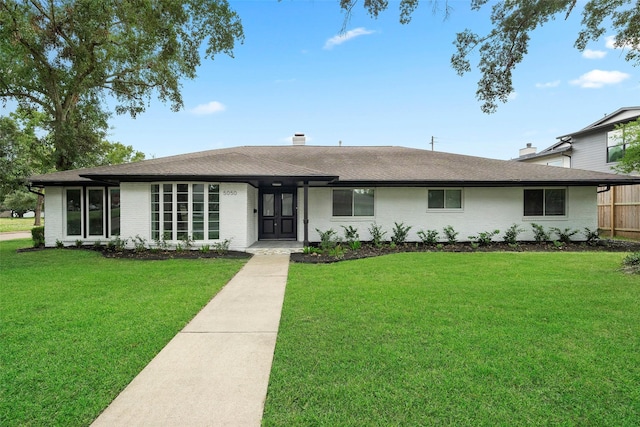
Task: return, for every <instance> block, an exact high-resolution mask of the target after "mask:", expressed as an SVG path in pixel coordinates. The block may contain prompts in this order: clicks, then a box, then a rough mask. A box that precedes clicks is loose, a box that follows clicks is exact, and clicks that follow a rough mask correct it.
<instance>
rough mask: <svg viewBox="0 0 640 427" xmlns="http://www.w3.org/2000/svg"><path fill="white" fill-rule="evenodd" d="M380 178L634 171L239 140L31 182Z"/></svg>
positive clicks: (550, 176) (559, 180)
mask: <svg viewBox="0 0 640 427" xmlns="http://www.w3.org/2000/svg"><path fill="white" fill-rule="evenodd" d="M280 178H282V179H291V180H294V181H300V180H309V181H313V182H321V181H325V182H332V183H334V184H338V185H340V184H344V185H349V184H355V183H370V184H386V185H466V186H472V185H475V186H479V185H482V186H504V185H518V186H519V185H551V184H557V185H597V184H604V185H607V184H632V183H640V178H638V177H631V176H626V175H615V174H608V173H601V172H593V171H586V170H579V169H567V168H558V167H553V166H543V165H536V164H529V163H521V162H513V161H508V160H495V159H487V158H482V157H472V156H465V155H459V154H450V153H442V152H434V151H427V150H420V149H414V148H405V147H391V146H387V147H337V146H331V147H328V146H309V145H305V146H244V147H235V148H225V149H219V150H211V151H204V152H198V153H190V154H183V155H179V156H171V157H164V158H159V159H150V160H145V161H142V162H137V163H128V164H124V165H113V166H102V167H98V168H89V169H80V170H76V171H67V172H58V173H53V174H47V175H39V176H34V177H32V178H31V182H32V183H33V184H36V185H38V184H43V185H47V184H49V185H52V184H53V185H56V184H65V183H82V182H88V181H90V180H98V181H107V182H108V181H116V182H117V181H151V180H156V181H157V180H187V179H190V180H222V181H233V180H238V181H246V182H249V181H250V180H252V179H253V180H261V179H262V180H265V179H266V180H268V179H272V180H273V179H280Z"/></svg>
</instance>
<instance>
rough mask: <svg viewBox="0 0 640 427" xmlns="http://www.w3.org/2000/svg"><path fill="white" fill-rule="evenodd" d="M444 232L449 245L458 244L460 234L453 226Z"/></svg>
mask: <svg viewBox="0 0 640 427" xmlns="http://www.w3.org/2000/svg"><path fill="white" fill-rule="evenodd" d="M442 231H443V232H444V235H445V236H446V238H447V242H448V243H449V244H451V245H453V244H454V243H458V234H460V233H459V232H457V231H455V230H454V229H453V227H452V226H451V225H447V226H446V227H445V228H443V229H442Z"/></svg>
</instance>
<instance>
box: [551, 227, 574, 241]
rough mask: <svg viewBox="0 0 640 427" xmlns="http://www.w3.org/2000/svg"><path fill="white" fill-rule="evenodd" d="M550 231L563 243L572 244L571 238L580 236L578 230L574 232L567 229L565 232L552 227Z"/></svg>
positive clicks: (569, 228)
mask: <svg viewBox="0 0 640 427" xmlns="http://www.w3.org/2000/svg"><path fill="white" fill-rule="evenodd" d="M550 230H551V232H553V233H555V234H556V236H558V240H560V241H561V242H562V243H571V236H574V235H576V234H578V230H572V229H571V227H567V228H565V229H564V230H562V229H560V228H558V227H551V228H550Z"/></svg>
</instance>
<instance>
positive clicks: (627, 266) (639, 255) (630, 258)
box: [622, 252, 640, 274]
mask: <svg viewBox="0 0 640 427" xmlns="http://www.w3.org/2000/svg"><path fill="white" fill-rule="evenodd" d="M622 269H623V270H624V271H626V272H627V273H634V274H638V273H640V252H634V253H632V254H629V255H627V256H626V257H624V259H623V260H622Z"/></svg>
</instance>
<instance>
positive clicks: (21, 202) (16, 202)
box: [3, 190, 38, 218]
mask: <svg viewBox="0 0 640 427" xmlns="http://www.w3.org/2000/svg"><path fill="white" fill-rule="evenodd" d="M37 202H38V196H36V195H35V194H33V193H31V192H29V191H26V190H16V191H14V192H12V193H10V194H9V195H7V196H6V197H5V199H4V202H3V205H4V207H5V208H7V209H11V210H12V211H14V212H15V213H17V214H18V217H19V218H22V217H23V216H24V214H25V213H27V212H30V211H34V210H35V209H36V203H37Z"/></svg>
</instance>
